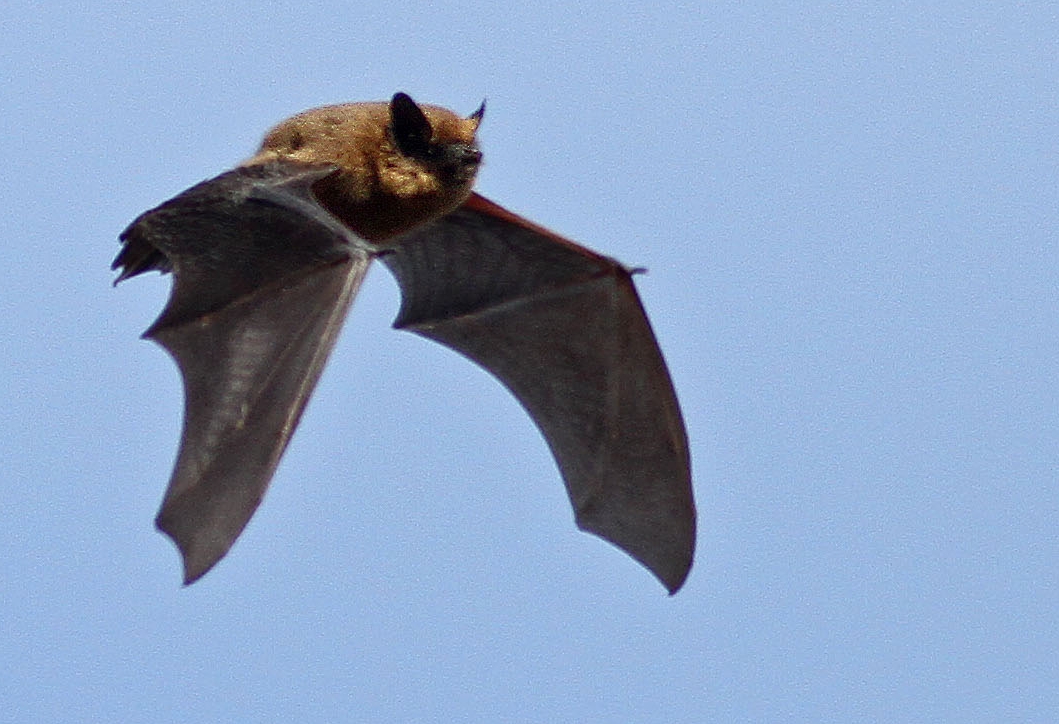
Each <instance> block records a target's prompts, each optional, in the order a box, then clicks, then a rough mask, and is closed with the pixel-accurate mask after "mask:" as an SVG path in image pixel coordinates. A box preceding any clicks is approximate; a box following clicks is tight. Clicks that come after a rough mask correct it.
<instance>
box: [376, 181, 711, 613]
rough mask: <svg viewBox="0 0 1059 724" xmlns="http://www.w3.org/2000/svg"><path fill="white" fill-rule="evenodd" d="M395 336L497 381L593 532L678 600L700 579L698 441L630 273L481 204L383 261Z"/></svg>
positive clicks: (406, 239)
mask: <svg viewBox="0 0 1059 724" xmlns="http://www.w3.org/2000/svg"><path fill="white" fill-rule="evenodd" d="M381 258H382V260H383V261H384V263H385V264H386V265H387V266H388V267H389V268H390V269H391V271H393V273H394V275H395V276H396V277H397V280H398V283H399V285H400V287H401V291H402V295H403V303H402V306H401V311H400V314H399V316H398V319H397V321H396V322H395V323H394V326H396V327H399V328H408V329H411V330H412V331H414V332H416V333H418V334H421V335H423V336H425V337H429V338H431V339H434V340H436V341H438V342H441V343H443V344H445V345H447V346H449V347H452V348H453V349H455V350H457V351H459V352H461V353H462V354H464V355H466V356H467V357H469V358H470V359H472V360H474V361H475V362H477V363H478V364H480V365H481V366H482V367H484V368H485V369H487V370H489V371H490V372H492V373H493V374H494V375H496V377H497V378H498V379H500V381H501V382H503V383H504V384H505V385H506V386H507V387H508V388H509V389H510V390H511V391H512V392H513V393H514V394H515V396H516V397H517V398H518V399H519V401H520V402H521V403H522V405H523V406H524V407H525V408H526V410H527V411H528V412H529V414H530V415H531V416H532V418H533V419H534V421H535V422H536V423H537V425H538V427H539V428H540V430H541V432H542V433H543V435H544V437H545V439H546V440H547V442H548V445H549V446H550V448H551V450H552V453H553V455H554V456H555V459H556V462H557V464H558V466H559V469H560V472H561V473H562V476H563V479H564V480H565V482H566V488H567V492H568V493H569V496H570V501H571V503H572V504H573V507H574V511H575V515H576V519H577V524H578V526H579V527H580V528H582V529H584V530H587V531H590V532H592V533H595V534H596V535H599V536H600V537H602V538H604V539H606V540H608V541H610V542H612V543H614V544H615V545H617V546H619V547H621V548H623V549H624V550H625V551H627V552H628V553H629V554H630V555H632V556H633V557H634V558H635V559H637V560H638V561H640V562H641V563H642V564H643V565H645V566H646V567H647V568H648V569H650V570H651V571H652V572H653V573H654V574H655V575H656V576H657V577H658V578H659V579H660V580H661V581H662V582H663V583H664V584H665V586H666V587H667V588H668V589H669V591H670V592H671V593H672V592H675V591H676V590H677V589H679V588H680V586H681V585H682V584H683V582H684V580H685V578H686V577H687V574H688V570H689V569H690V567H691V561H692V557H693V553H694V546H695V506H694V501H693V498H692V491H691V473H690V463H689V458H688V448H687V438H686V435H685V432H684V423H683V420H682V419H681V415H680V408H679V406H678V404H677V400H676V396H675V394H674V392H673V386H672V383H671V382H670V379H669V373H668V371H667V370H666V366H665V362H664V361H663V359H662V355H661V353H660V351H659V349H658V344H657V342H656V341H655V338H654V334H653V333H652V331H651V327H650V325H649V323H648V321H647V318H646V316H645V315H644V311H643V308H642V306H641V305H640V301H639V298H638V296H637V294H636V290H635V288H634V287H633V283H632V279H631V276H630V273H629V271H628V270H626V269H625V268H624V267H622V266H621V265H620V264H618V263H617V262H615V261H614V260H612V259H608V258H606V257H603V256H600V255H598V254H595V253H593V252H591V251H588V250H587V249H583V248H581V247H579V246H577V245H575V244H573V243H571V242H569V241H567V240H565V239H562V238H560V237H558V236H556V235H554V234H552V233H551V232H548V231H546V230H544V229H542V228H540V227H537V226H535V225H533V224H531V223H530V222H528V221H525V220H523V219H521V218H519V217H517V216H515V215H514V214H512V213H511V212H508V211H506V210H504V209H502V208H500V207H498V206H496V205H495V204H493V203H492V202H489V201H487V200H485V199H483V198H481V197H478V196H472V197H471V199H470V200H469V201H468V202H467V203H466V204H465V205H464V206H463V207H462V208H460V209H458V210H457V211H455V212H453V213H451V214H449V215H448V216H446V217H444V218H443V219H441V220H440V221H438V222H435V223H434V224H432V225H430V226H429V227H426V228H423V229H420V230H417V231H414V232H412V233H410V234H408V235H406V236H403V237H401V238H400V239H399V240H398V242H397V243H396V244H394V245H393V251H391V252H389V253H387V254H386V255H384V256H382V257H381Z"/></svg>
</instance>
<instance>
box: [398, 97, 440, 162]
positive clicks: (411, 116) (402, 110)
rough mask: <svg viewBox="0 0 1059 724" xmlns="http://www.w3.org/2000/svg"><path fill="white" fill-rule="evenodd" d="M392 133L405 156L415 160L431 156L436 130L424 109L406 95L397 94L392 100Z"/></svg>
mask: <svg viewBox="0 0 1059 724" xmlns="http://www.w3.org/2000/svg"><path fill="white" fill-rule="evenodd" d="M390 132H391V133H392V134H393V140H394V142H395V143H396V144H397V148H399V149H400V150H401V153H403V154H404V155H406V156H412V157H413V158H423V157H425V156H427V155H429V153H430V138H431V136H433V135H434V129H433V128H431V127H430V121H428V120H427V117H426V116H425V115H424V114H423V111H422V109H420V107H419V106H418V105H416V102H415V101H414V100H412V98H411V97H410V96H409V95H408V94H406V93H395V94H394V96H393V99H391V100H390Z"/></svg>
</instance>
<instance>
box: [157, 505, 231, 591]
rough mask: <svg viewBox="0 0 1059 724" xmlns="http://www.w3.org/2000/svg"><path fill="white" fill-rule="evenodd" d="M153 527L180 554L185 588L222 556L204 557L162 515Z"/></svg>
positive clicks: (159, 515) (208, 555) (200, 576)
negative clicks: (169, 541)
mask: <svg viewBox="0 0 1059 724" xmlns="http://www.w3.org/2000/svg"><path fill="white" fill-rule="evenodd" d="M154 525H155V528H157V529H158V530H159V531H160V532H162V533H164V534H165V536H166V537H167V538H169V540H171V541H173V545H175V546H176V548H177V550H178V551H179V552H180V558H181V563H182V565H183V569H184V571H183V585H184V587H185V588H186V587H187V586H190V585H191V584H192V583H194V582H195V581H197V580H199V579H200V578H202V577H203V576H204V575H206V574H207V573H208V572H209V570H210V569H211V568H213V567H214V566H215V565H216V564H217V562H218V561H219V560H220V559H221V558H222V557H223V556H224V554H223V553H222V554H221V555H220V556H214V555H210V554H206V555H204V553H205V552H204V551H202V550H196V546H195V545H194V542H193V541H191V540H183V537H182V536H180V535H179V534H178V533H177V531H176V530H175V529H173V528H172V526H170V525H169V521H168V520H167V519H166V517H165V516H164V514H163V513H159V514H158V517H157V518H155V520H154Z"/></svg>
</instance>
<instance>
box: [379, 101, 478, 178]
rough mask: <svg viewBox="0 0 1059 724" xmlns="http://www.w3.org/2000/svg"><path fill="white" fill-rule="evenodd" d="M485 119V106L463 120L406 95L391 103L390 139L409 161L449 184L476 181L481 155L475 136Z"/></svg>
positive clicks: (449, 112) (445, 110)
mask: <svg viewBox="0 0 1059 724" xmlns="http://www.w3.org/2000/svg"><path fill="white" fill-rule="evenodd" d="M484 115H485V102H484V101H483V102H482V105H481V106H479V107H478V110H477V111H475V112H474V113H472V114H471V115H469V116H467V117H466V118H461V117H459V116H457V115H456V114H455V113H453V112H452V111H450V110H448V109H445V108H439V107H437V106H425V107H420V106H419V105H418V104H417V103H416V102H415V101H414V100H412V98H411V97H410V96H409V95H407V94H405V93H395V94H394V96H393V99H392V100H390V126H389V129H388V131H389V135H390V139H391V140H392V142H393V144H394V146H395V147H396V148H397V150H398V151H399V152H400V153H401V154H402V155H404V156H406V157H407V158H409V159H411V160H413V161H414V162H416V163H419V164H422V165H423V166H425V167H427V168H429V169H431V170H432V171H433V172H434V173H437V174H440V175H442V176H444V177H445V178H446V180H447V181H448V182H449V183H456V184H461V183H467V182H471V181H473V180H474V176H475V174H477V173H478V165H479V164H480V163H481V161H482V152H481V151H479V150H478V142H477V139H476V138H475V134H476V133H477V132H478V126H479V124H480V123H481V122H482V116H484Z"/></svg>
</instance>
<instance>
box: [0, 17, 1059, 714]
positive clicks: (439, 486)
mask: <svg viewBox="0 0 1059 724" xmlns="http://www.w3.org/2000/svg"><path fill="white" fill-rule="evenodd" d="M84 5H85V4H83V3H64V2H54V3H44V4H41V3H26V2H22V1H21V0H12V1H9V2H8V3H7V4H6V5H5V7H4V9H2V10H0V21H2V22H0V36H2V37H0V40H2V42H0V67H2V68H3V71H4V72H3V77H4V81H3V83H4V86H5V88H4V92H3V94H2V98H3V100H2V108H3V112H2V113H0V128H2V131H3V138H4V158H5V162H6V173H5V174H3V175H2V177H0V192H2V195H3V198H4V200H5V205H6V207H7V213H5V214H3V215H2V216H0V239H3V243H4V246H3V252H2V254H3V259H4V263H3V265H2V268H0V275H2V279H0V310H2V312H0V332H2V337H0V339H2V340H3V341H2V344H0V430H2V431H3V434H2V435H0V461H2V464H0V481H2V482H0V491H2V500H3V503H2V506H0V551H3V556H2V557H0V720H3V721H11V722H20V723H21V722H53V721H64V722H97V721H122V722H140V721H151V722H182V723H184V724H186V723H189V722H216V721H255V722H256V721H261V722H269V721H277V722H287V721H303V722H312V721H344V720H353V721H398V722H399V721H421V722H423V721H467V722H476V721H482V722H496V721H525V722H542V721H614V722H660V721H666V722H703V721H823V720H832V721H854V720H862V721H871V720H874V721H941V720H948V721H974V720H980V721H1014V720H1022V721H1055V720H1056V719H1057V718H1059V657H1057V656H1056V654H1055V651H1056V649H1057V648H1059V631H1057V624H1056V613H1057V611H1059V486H1057V484H1056V483H1057V471H1059V364H1057V354H1059V283H1057V282H1059V245H1057V241H1059V239H1057V232H1056V229H1057V228H1059V213H1057V208H1059V204H1057V199H1059V181H1057V179H1059V131H1057V129H1059V41H1057V38H1059V19H1057V13H1056V10H1055V8H1054V4H1052V3H1045V2H1038V3H1034V2H1026V3H1002V4H1001V3H997V4H994V3H982V2H961V3H955V2H953V3H912V2H894V3H864V2H849V3H819V2H809V3H783V2H777V3H754V2H749V3H748V2H720V3H692V2H688V3H675V2H665V1H661V2H651V3H622V4H619V3H613V4H608V3H592V2H588V3H580V4H570V3H558V2H556V3H537V4H532V3H526V4H521V3H512V4H492V3H490V4H486V3H467V4H458V3H445V2H439V3H434V4H432V7H429V8H428V7H426V6H425V4H424V5H421V4H418V3H407V2H403V1H402V0H395V1H394V2H389V3H383V4H375V5H371V6H363V7H358V6H356V5H355V4H349V3H339V2H336V3H323V2H312V1H311V0H310V1H308V2H298V3H277V4H272V5H263V4H262V5H258V4H252V3H245V2H231V3H213V2H211V3H204V2H191V3H182V4H180V7H179V8H174V7H173V4H172V3H155V2H145V3H137V4H123V3H114V2H106V1H103V2H98V3H91V4H89V6H88V7H85V6H84ZM397 90H403V91H406V92H408V93H410V94H411V95H412V96H413V97H415V98H416V99H417V100H419V101H422V102H429V103H437V104H441V105H446V106H449V107H452V108H454V109H457V110H460V111H462V112H464V113H469V112H471V111H473V110H474V109H475V108H476V107H477V106H478V104H479V102H480V101H481V100H482V98H483V97H487V98H488V103H489V107H488V112H487V114H486V118H485V122H484V124H483V126H482V131H481V142H482V147H483V150H484V152H485V158H486V166H485V168H484V169H483V171H482V173H481V175H480V177H479V185H478V188H479V190H480V191H481V192H482V193H484V194H485V195H487V196H489V197H491V198H493V199H495V200H496V201H498V202H500V203H502V204H504V205H506V206H508V207H510V208H511V209H513V210H515V211H516V212H519V213H522V214H524V215H526V216H527V217H529V218H531V219H533V220H535V221H537V222H538V223H541V224H544V225H546V226H548V227H550V228H553V229H555V230H557V231H559V232H561V233H564V234H566V235H568V236H570V237H571V238H572V239H575V240H577V241H579V242H581V243H583V244H585V245H587V246H590V247H591V248H594V249H597V250H599V251H601V252H603V253H606V254H608V255H611V256H614V257H616V258H618V259H620V260H622V261H624V262H625V263H627V264H629V265H634V266H644V267H647V268H648V269H649V273H647V274H645V275H641V276H638V277H637V284H638V286H639V289H640V292H641V295H642V297H643V300H644V303H645V306H646V308H647V310H648V313H649V315H650V317H651V320H652V323H653V325H654V327H655V330H656V333H657V335H658V338H659V340H660V342H661V344H662V347H663V349H664V351H665V354H666V357H667V359H668V362H669V365H670V368H671V372H672V375H673V378H674V381H675V383H676V386H677V390H678V393H679V396H680V400H681V402H682V405H683V408H684V413H685V417H686V420H687V425H688V431H689V435H690V438H691V449H692V456H693V464H694V478H695V490H696V495H697V499H698V504H699V514H700V517H699V526H700V534H699V540H698V557H697V562H696V565H695V567H694V569H693V570H692V573H691V576H690V578H689V580H688V582H687V585H686V586H685V588H684V589H683V590H682V591H681V592H680V593H679V594H678V595H677V596H675V597H673V598H669V597H667V596H666V595H665V593H664V591H663V589H662V588H661V586H659V585H658V583H657V582H656V581H655V580H654V579H653V578H652V577H651V576H650V575H649V574H648V573H647V572H646V571H644V570H643V569H641V568H640V567H639V566H638V565H636V564H635V563H634V562H632V561H631V560H630V559H628V558H627V557H626V556H624V555H623V554H621V553H620V552H618V551H617V550H616V549H614V548H612V547H610V546H609V545H607V544H606V543H604V542H602V541H600V540H598V539H596V538H594V537H591V536H588V535H585V534H583V533H580V532H578V531H577V530H576V529H575V528H574V526H573V522H572V514H571V511H570V510H569V506H568V504H567V502H566V499H565V493H564V492H563V489H562V485H561V482H560V479H559V476H558V472H557V471H556V469H555V466H554V464H553V462H552V461H551V459H550V457H549V455H548V452H547V449H546V447H545V445H544V443H543V441H542V440H541V438H540V436H539V435H538V433H537V432H536V430H535V429H534V427H533V425H532V423H531V422H530V421H529V419H528V418H527V416H526V415H525V414H524V413H523V412H522V410H521V409H520V408H519V407H518V405H517V403H515V402H514V400H512V399H511V398H510V397H509V396H508V395H507V394H506V392H505V391H504V390H503V389H502V388H501V387H500V385H499V384H498V383H496V382H495V381H493V380H492V379H491V378H490V377H489V376H488V375H487V374H485V373H484V372H482V371H480V370H479V369H478V368H476V367H474V366H473V365H471V364H470V363H469V362H467V361H465V360H464V359H462V358H460V357H459V356H458V355H456V354H455V353H453V352H451V351H449V350H446V349H444V348H442V347H440V346H437V345H434V344H432V343H430V342H428V341H426V340H423V339H420V338H418V337H416V336H414V335H410V334H407V333H402V332H396V331H393V330H391V329H389V325H390V322H391V321H392V319H393V317H394V314H395V313H396V310H397V305H398V295H397V289H396V285H395V283H394V282H393V280H392V279H391V278H390V277H389V275H388V274H387V273H386V271H385V270H384V269H382V268H381V267H380V268H376V269H374V270H373V271H372V273H371V274H370V275H369V278H368V280H367V282H366V284H365V287H364V289H363V290H362V292H361V295H360V297H359V299H358V300H357V302H356V305H355V306H354V309H353V313H352V315H351V316H350V319H349V321H348V323H347V326H346V329H345V331H344V333H343V335H342V337H341V338H340V340H339V343H338V347H337V349H336V352H335V354H334V356H333V358H332V360H331V362H330V365H329V367H328V369H327V371H326V372H325V374H324V376H323V379H322V381H321V384H320V387H319V389H318V390H317V393H316V395H315V397H314V399H313V401H312V402H311V404H310V406H309V408H308V411H307V413H306V415H305V417H304V419H303V422H302V425H301V428H300V429H299V431H298V433H297V434H296V435H295V438H294V441H293V443H292V444H291V447H290V449H289V450H288V453H287V455H286V457H285V459H284V461H283V463H282V465H281V467H280V469H279V472H278V474H277V476H276V478H275V480H274V483H273V486H272V488H271V490H270V491H269V494H268V496H267V498H266V500H265V502H264V504H263V505H262V507H261V509H260V510H259V512H258V514H257V515H256V517H255V518H254V519H253V521H252V522H251V523H250V525H249V527H248V528H247V530H246V532H245V533H244V535H243V536H242V538H241V539H240V540H239V542H238V543H237V544H236V546H235V547H234V549H233V551H232V553H231V554H230V555H229V556H228V557H227V558H226V559H225V560H224V561H222V563H221V564H220V565H218V566H217V568H216V569H215V570H213V571H212V572H211V573H209V574H208V575H207V576H206V577H205V578H204V579H203V580H202V581H200V582H199V583H197V584H195V585H194V586H192V587H190V588H186V589H185V588H182V587H181V586H180V567H179V561H178V557H177V554H176V552H175V549H174V548H173V547H172V546H171V544H170V543H169V541H168V540H167V539H166V538H164V537H163V536H162V535H160V534H158V533H157V532H155V531H154V529H153V526H152V520H153V516H154V514H155V511H156V509H157V506H158V504H159V502H160V500H161V496H162V493H163V490H164V488H165V484H166V481H167V479H168V475H169V472H170V467H171V464H172V460H173V457H174V454H175V451H176V443H177V438H178V435H179V430H180V415H181V410H182V397H181V388H180V382H179V377H178V374H177V372H176V369H175V367H174V365H173V364H172V362H171V361H170V359H169V358H168V357H167V355H166V354H165V353H164V351H163V350H162V349H161V348H159V347H157V346H155V345H153V344H151V343H148V342H145V341H142V340H140V339H139V338H138V337H139V334H140V333H141V332H142V331H143V330H144V329H145V328H146V327H147V325H148V324H149V323H150V322H151V321H152V320H153V319H154V317H155V316H156V315H157V313H158V311H159V310H160V309H161V306H162V304H163V303H164V301H165V298H166V295H167V294H168V288H169V280H168V279H167V278H161V277H157V276H154V275H151V276H148V277H144V278H138V279H136V280H133V281H130V282H127V283H125V284H123V285H122V286H120V287H118V288H117V289H114V288H112V287H111V286H110V283H111V281H112V279H113V274H112V273H111V272H110V270H109V264H110V261H111V259H112V258H113V256H114V254H115V253H116V251H117V249H118V245H117V234H118V233H119V232H120V231H121V230H122V229H123V228H124V226H125V225H126V224H127V223H128V222H129V221H130V220H131V219H132V218H134V217H135V216H136V215H137V214H139V213H140V212H141V211H143V210H145V209H147V208H149V207H151V206H153V205H156V204H158V203H160V202H161V201H163V200H165V199H167V198H169V197H171V196H173V195H174V194H176V193H178V192H179V191H181V190H183V189H184V188H186V187H187V186H189V185H191V184H193V183H195V182H197V181H200V180H202V179H204V178H207V177H210V176H213V175H215V174H217V173H219V172H221V171H223V170H225V169H226V168H229V167H231V166H232V165H234V164H235V163H237V162H239V161H240V160H242V159H243V158H245V157H247V156H249V155H250V154H251V153H252V152H253V150H254V149H255V147H256V144H257V143H258V142H259V140H260V137H261V136H262V134H263V133H264V132H265V130H266V129H267V128H268V127H270V126H271V125H272V124H274V123H275V122H277V121H279V120H281V119H283V118H284V117H286V116H288V115H290V114H292V113H294V112H297V111H299V110H303V109H305V108H308V107H312V106H315V105H321V104H325V103H334V102H341V101H351V100H376V99H385V98H388V97H389V96H390V95H392V94H393V93H394V92H395V91H397Z"/></svg>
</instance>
